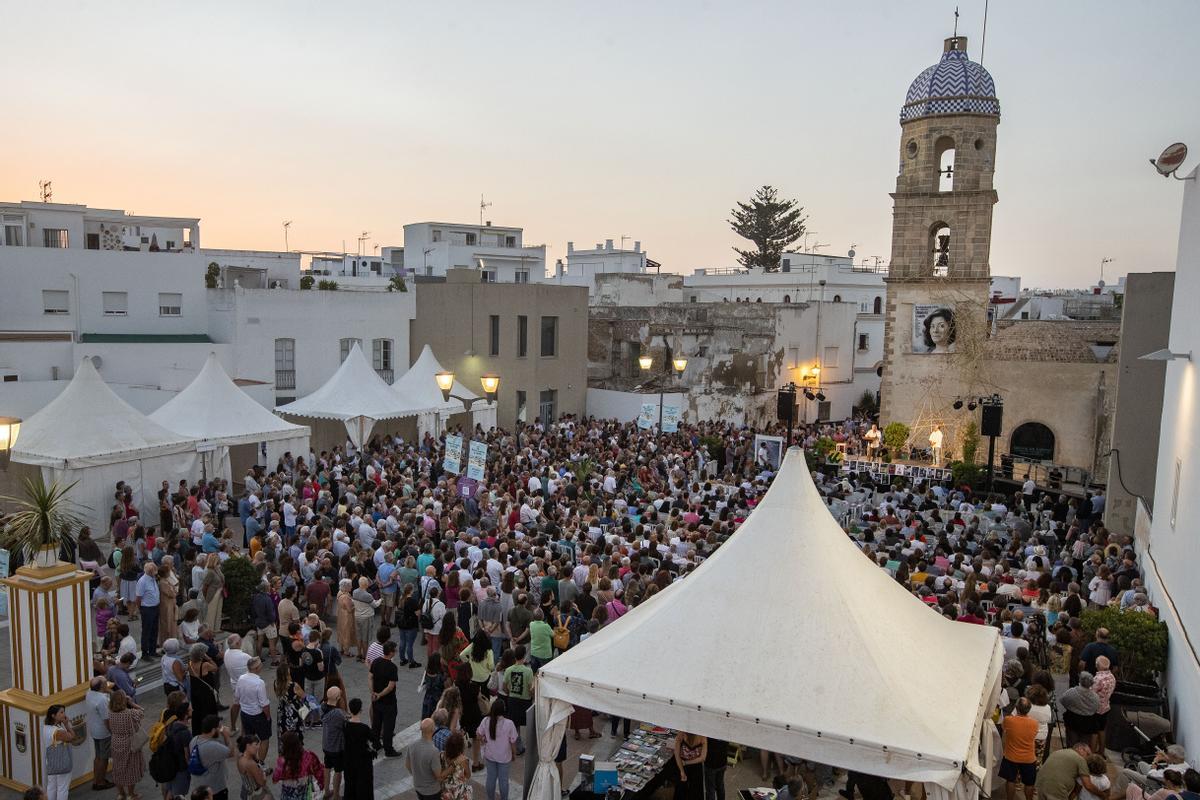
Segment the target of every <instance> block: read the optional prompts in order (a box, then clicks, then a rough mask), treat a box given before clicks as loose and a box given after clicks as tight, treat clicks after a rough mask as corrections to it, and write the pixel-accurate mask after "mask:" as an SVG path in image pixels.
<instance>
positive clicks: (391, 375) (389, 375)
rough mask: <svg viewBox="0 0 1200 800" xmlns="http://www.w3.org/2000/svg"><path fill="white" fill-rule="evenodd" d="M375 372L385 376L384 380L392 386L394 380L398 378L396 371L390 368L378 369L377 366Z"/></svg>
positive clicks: (382, 376)
mask: <svg viewBox="0 0 1200 800" xmlns="http://www.w3.org/2000/svg"><path fill="white" fill-rule="evenodd" d="M375 373H376V374H377V375H379V377H381V378H383V380H384V382H385V383H387V385H388V386H391V385H392V381H394V380H395V379H396V373H395V372H394V371H392V370H390V369H378V368H377V369H376V370H375Z"/></svg>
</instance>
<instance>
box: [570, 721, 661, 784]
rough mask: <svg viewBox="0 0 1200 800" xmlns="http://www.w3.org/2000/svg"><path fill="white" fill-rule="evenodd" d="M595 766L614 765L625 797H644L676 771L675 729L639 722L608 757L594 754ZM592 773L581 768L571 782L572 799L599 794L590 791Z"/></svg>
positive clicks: (597, 767) (596, 767)
mask: <svg viewBox="0 0 1200 800" xmlns="http://www.w3.org/2000/svg"><path fill="white" fill-rule="evenodd" d="M593 755H594V757H595V760H594V762H593V765H594V768H595V769H597V770H598V769H600V768H601V766H600V765H602V764H611V765H614V766H615V767H616V769H617V787H614V788H618V787H619V789H620V792H621V795H622V796H623V797H625V798H645V797H649V796H650V795H652V794H654V792H655V791H657V790H658V787H659V786H661V785H662V784H663V783H665V782H667V781H671V780H674V779H675V777H676V776H677V775H678V769H677V768H676V766H675V731H673V730H670V729H669V728H662V727H658V726H655V725H650V724H648V723H642V724H641V725H639V726H638V727H637V729H636V730H634V731H632V732H631V733H630V734H629V737H628V738H626V739H625V741H623V742H621V743H620V744H619V745H617V746H616V747H614V748H613V749H612V750H611V751H609V754H608V756H607V758H603V759H602V758H600V753H595V754H593ZM592 786H593V774H592V773H585V772H584V771H582V770H580V772H579V774H578V775H576V777H575V780H574V782H573V783H572V785H571V788H570V792H571V797H572V798H573V800H592V799H593V798H596V797H602V796H603V794H596V793H594V792H593V791H592Z"/></svg>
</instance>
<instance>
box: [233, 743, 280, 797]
mask: <svg viewBox="0 0 1200 800" xmlns="http://www.w3.org/2000/svg"><path fill="white" fill-rule="evenodd" d="M259 744H260V743H259V740H258V737H257V736H255V735H254V734H253V733H248V734H245V735H243V736H239V737H238V740H237V749H238V759H237V771H238V775H240V776H241V779H242V792H241V796H242V798H243V800H264V798H269V797H272V796H273V795H272V794H271V790H270V789H269V788H267V773H266V771H265V770H263V766H262V762H261V761H260V760H259V758H258V752H259V748H258V745H259Z"/></svg>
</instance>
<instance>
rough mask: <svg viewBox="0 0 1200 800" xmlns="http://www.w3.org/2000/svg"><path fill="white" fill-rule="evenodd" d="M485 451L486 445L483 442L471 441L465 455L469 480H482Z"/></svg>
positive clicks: (485, 466)
mask: <svg viewBox="0 0 1200 800" xmlns="http://www.w3.org/2000/svg"><path fill="white" fill-rule="evenodd" d="M487 451H488V449H487V445H486V444H484V443H483V442H471V448H470V452H469V453H468V455H467V477H468V478H470V479H471V480H475V481H481V480H483V473H484V470H485V469H486V468H487Z"/></svg>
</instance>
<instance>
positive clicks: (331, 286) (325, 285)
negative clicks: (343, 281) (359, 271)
mask: <svg viewBox="0 0 1200 800" xmlns="http://www.w3.org/2000/svg"><path fill="white" fill-rule="evenodd" d="M317 288H318V289H320V290H321V291H325V292H336V291H337V288H338V284H337V281H325V280H322V281H318V282H317Z"/></svg>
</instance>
